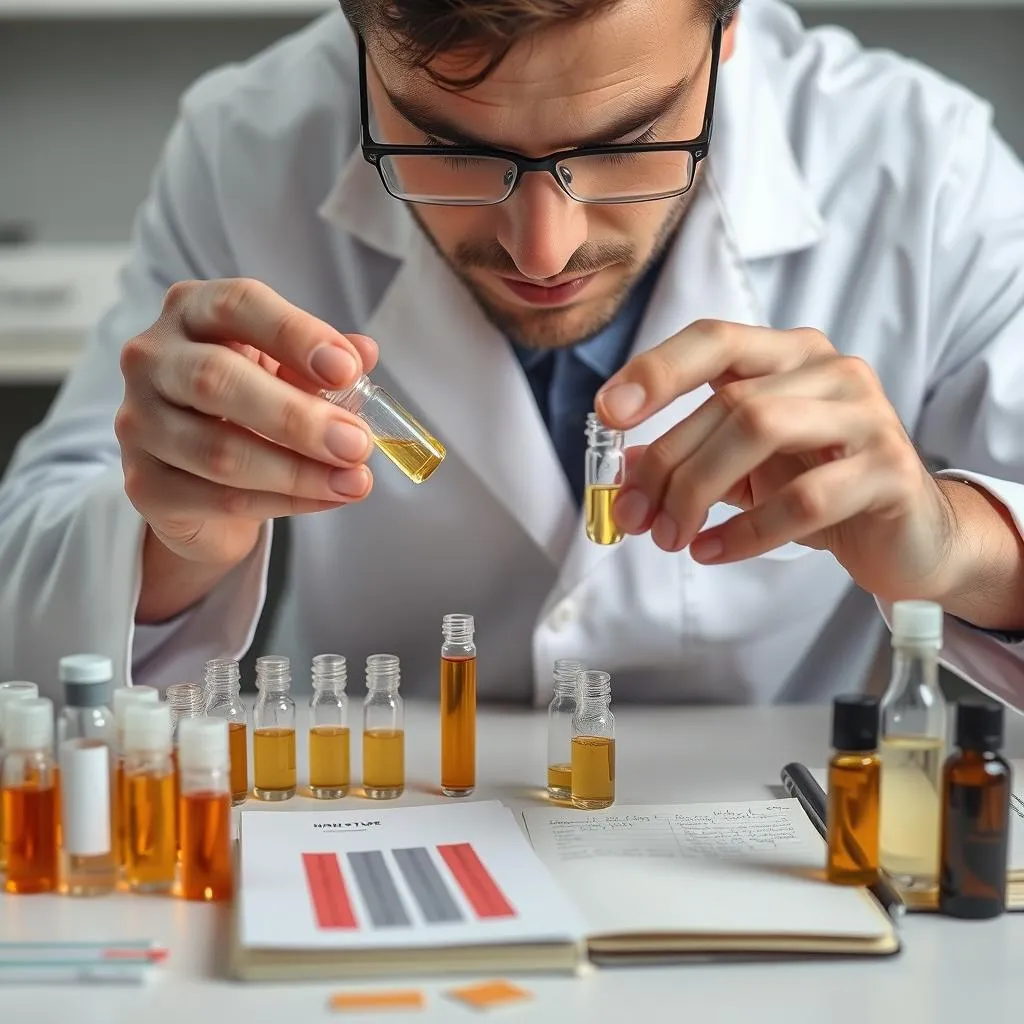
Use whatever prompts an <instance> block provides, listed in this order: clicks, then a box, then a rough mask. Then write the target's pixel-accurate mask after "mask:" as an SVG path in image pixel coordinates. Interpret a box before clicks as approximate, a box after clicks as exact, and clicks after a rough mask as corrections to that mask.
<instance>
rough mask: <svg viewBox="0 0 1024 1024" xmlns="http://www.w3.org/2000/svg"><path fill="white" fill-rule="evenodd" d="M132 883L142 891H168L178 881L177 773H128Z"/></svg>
mask: <svg viewBox="0 0 1024 1024" xmlns="http://www.w3.org/2000/svg"><path fill="white" fill-rule="evenodd" d="M125 788H126V790H127V794H128V800H127V804H126V805H125V817H126V818H127V822H128V825H127V831H128V862H127V864H126V870H127V877H128V885H129V886H130V887H131V888H132V889H136V890H139V891H141V892H157V891H166V890H168V889H170V888H171V886H172V885H173V884H174V869H175V866H176V865H177V862H178V843H177V833H176V832H175V824H174V820H175V814H174V810H175V804H174V773H173V772H168V773H167V774H166V775H152V774H150V773H148V772H135V773H131V774H128V775H126V777H125Z"/></svg>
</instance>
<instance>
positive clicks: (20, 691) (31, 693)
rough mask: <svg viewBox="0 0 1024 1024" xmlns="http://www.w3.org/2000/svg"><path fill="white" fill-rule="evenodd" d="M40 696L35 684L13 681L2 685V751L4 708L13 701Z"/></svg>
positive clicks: (0, 743) (0, 694)
mask: <svg viewBox="0 0 1024 1024" xmlns="http://www.w3.org/2000/svg"><path fill="white" fill-rule="evenodd" d="M38 696H39V687H38V686H36V684H35V683H29V682H23V681H21V680H12V681H11V682H8V683H0V749H2V748H3V747H4V746H5V743H4V708H5V707H6V706H7V705H8V704H10V703H11V702H13V701H16V700H26V699H28V698H30V697H38Z"/></svg>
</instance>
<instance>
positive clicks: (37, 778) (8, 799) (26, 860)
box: [0, 697, 58, 893]
mask: <svg viewBox="0 0 1024 1024" xmlns="http://www.w3.org/2000/svg"><path fill="white" fill-rule="evenodd" d="M4 714H5V718H4V731H5V736H6V744H7V753H6V755H5V757H4V763H3V770H2V771H0V801H2V802H3V806H4V814H3V819H4V822H3V825H4V834H3V840H4V846H5V847H6V848H7V880H6V882H5V883H4V885H5V888H6V890H7V892H10V893H31V892H52V891H53V890H54V889H56V887H57V881H58V866H57V803H56V798H57V779H56V768H57V766H56V764H55V763H54V760H53V702H52V701H50V700H48V699H47V698H46V697H26V698H24V699H23V700H15V701H11V702H10V703H9V704H8V705H7V707H6V709H5V713H4Z"/></svg>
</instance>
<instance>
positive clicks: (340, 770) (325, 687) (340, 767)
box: [308, 654, 351, 800]
mask: <svg viewBox="0 0 1024 1024" xmlns="http://www.w3.org/2000/svg"><path fill="white" fill-rule="evenodd" d="M347 680H348V667H347V665H346V663H345V658H344V657H343V656H342V655H340V654H318V655H317V656H316V657H315V658H314V659H313V699H312V701H311V702H310V705H309V740H308V745H309V792H310V795H311V796H313V797H316V798H317V799H318V800H337V799H339V798H340V797H343V796H346V795H347V794H348V788H349V781H350V772H351V768H350V750H349V748H350V743H349V728H348V695H347V694H346V693H345V684H346V682H347Z"/></svg>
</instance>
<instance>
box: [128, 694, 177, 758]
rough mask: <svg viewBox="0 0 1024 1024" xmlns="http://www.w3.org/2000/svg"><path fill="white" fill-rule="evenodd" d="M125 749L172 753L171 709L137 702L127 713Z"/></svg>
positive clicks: (129, 707)
mask: <svg viewBox="0 0 1024 1024" xmlns="http://www.w3.org/2000/svg"><path fill="white" fill-rule="evenodd" d="M124 725H125V728H124V749H125V751H126V752H127V751H131V750H152V751H170V749H171V709H170V708H169V707H168V706H167V705H166V704H159V703H157V704H152V703H150V702H148V701H136V702H135V703H134V704H129V705H128V709H127V712H126V713H125V723H124Z"/></svg>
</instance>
